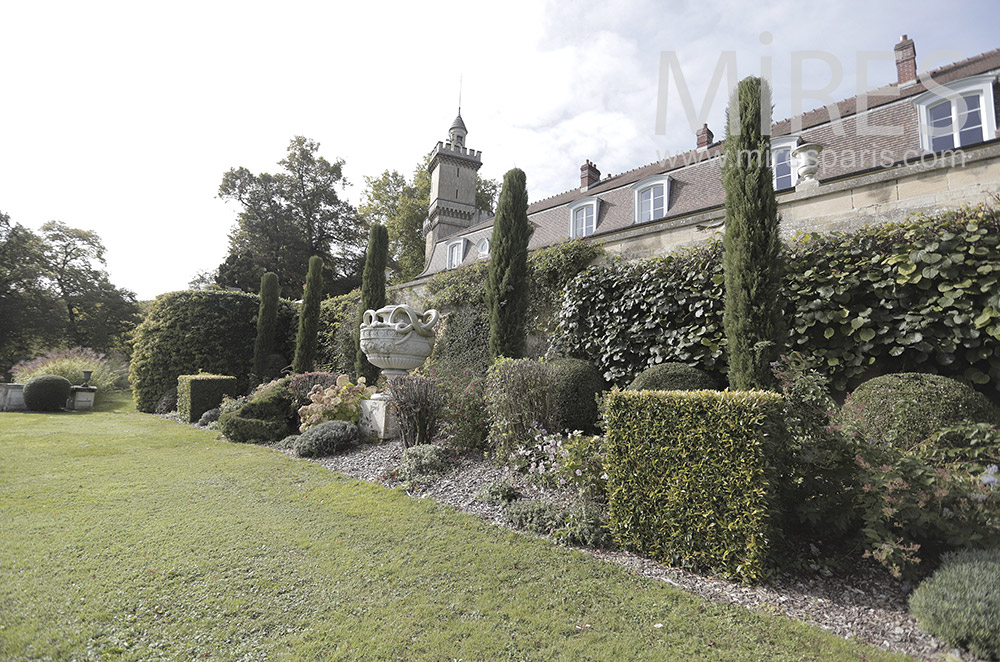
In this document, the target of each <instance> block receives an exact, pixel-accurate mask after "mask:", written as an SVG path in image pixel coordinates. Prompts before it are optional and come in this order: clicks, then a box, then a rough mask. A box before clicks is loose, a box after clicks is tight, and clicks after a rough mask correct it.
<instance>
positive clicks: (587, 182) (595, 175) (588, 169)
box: [580, 159, 601, 191]
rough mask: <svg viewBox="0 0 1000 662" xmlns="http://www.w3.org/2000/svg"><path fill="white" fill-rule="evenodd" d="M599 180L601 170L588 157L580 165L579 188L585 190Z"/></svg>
mask: <svg viewBox="0 0 1000 662" xmlns="http://www.w3.org/2000/svg"><path fill="white" fill-rule="evenodd" d="M599 181H601V171H600V170H598V169H597V166H595V165H594V164H593V163H591V162H590V160H589V159H588V160H587V162H586V163H584V164H583V165H582V166H580V190H581V191H586V190H587V189H589V188H590V187H591V186H593V185H594V184H596V183H597V182H599Z"/></svg>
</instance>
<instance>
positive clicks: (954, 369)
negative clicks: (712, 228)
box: [553, 206, 1000, 392]
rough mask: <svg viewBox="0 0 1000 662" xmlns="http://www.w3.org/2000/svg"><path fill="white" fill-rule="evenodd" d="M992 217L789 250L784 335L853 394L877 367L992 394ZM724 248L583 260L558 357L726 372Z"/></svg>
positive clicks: (997, 269)
mask: <svg viewBox="0 0 1000 662" xmlns="http://www.w3.org/2000/svg"><path fill="white" fill-rule="evenodd" d="M998 244H1000V217H998V214H997V212H996V211H994V210H991V209H989V208H987V207H985V206H979V207H973V208H968V207H965V208H962V209H959V210H954V211H948V212H943V213H940V214H938V215H936V216H933V217H924V216H918V217H915V218H913V219H911V220H910V221H907V222H905V223H898V224H885V225H876V226H869V227H866V228H862V229H860V230H858V231H856V232H853V233H849V234H845V233H832V234H826V235H808V234H807V235H802V236H800V237H798V238H796V239H795V240H793V241H792V242H790V243H789V244H788V245H786V247H785V248H784V255H783V259H784V260H785V264H786V273H785V279H784V285H783V294H784V295H785V296H786V297H787V298H788V299H789V306H790V308H789V311H788V312H787V314H786V318H787V320H788V331H789V339H788V341H789V345H790V347H791V349H795V350H797V351H799V352H802V353H803V354H805V355H806V356H808V357H809V358H810V360H811V361H812V362H813V366H814V367H816V368H817V369H819V370H820V371H821V372H823V373H824V374H826V375H828V376H829V377H830V378H831V380H832V386H833V388H834V389H835V390H837V391H840V392H844V391H847V390H850V389H851V388H853V387H854V386H855V385H857V384H858V383H860V382H861V381H863V380H864V379H865V378H867V377H870V376H872V375H873V374H879V373H886V372H906V371H921V372H937V373H939V374H943V375H946V376H951V377H955V378H958V379H961V380H963V381H966V382H970V383H973V384H976V385H977V386H978V387H979V388H981V389H982V390H987V391H988V390H992V391H994V392H996V391H997V390H1000V281H998V277H1000V246H998ZM721 256H722V246H721V244H720V243H719V242H717V241H716V242H711V243H708V244H706V245H703V246H699V247H697V248H694V249H688V250H681V251H678V252H676V253H674V254H672V255H670V256H668V257H665V258H658V259H653V260H645V261H642V262H627V263H614V264H610V265H604V266H599V267H591V268H590V269H588V270H587V271H585V272H583V273H582V274H580V275H579V276H577V277H576V278H575V279H573V280H572V281H571V282H570V283H569V284H568V285H567V293H566V298H565V301H564V306H563V310H562V312H561V313H560V323H559V330H558V332H557V336H556V338H554V340H553V345H554V347H555V348H556V349H557V351H559V353H561V354H564V355H567V356H575V357H578V358H583V359H587V360H590V361H592V362H593V363H594V364H595V365H597V366H598V367H599V368H600V369H601V370H602V371H603V372H604V377H605V379H606V380H607V381H609V382H612V383H615V384H618V385H621V386H624V385H625V384H627V383H628V382H629V381H631V380H632V379H633V378H634V377H635V375H636V374H637V373H638V372H641V371H642V370H643V369H644V368H645V367H646V366H649V365H653V364H655V363H659V362H663V361H678V362H681V363H687V364H689V365H694V366H697V367H700V368H702V369H704V370H706V371H708V372H712V373H715V374H716V375H718V376H719V377H722V376H723V375H724V373H725V367H726V359H725V356H724V343H723V335H724V334H723V330H722V306H723V287H722V283H723V273H722V262H721Z"/></svg>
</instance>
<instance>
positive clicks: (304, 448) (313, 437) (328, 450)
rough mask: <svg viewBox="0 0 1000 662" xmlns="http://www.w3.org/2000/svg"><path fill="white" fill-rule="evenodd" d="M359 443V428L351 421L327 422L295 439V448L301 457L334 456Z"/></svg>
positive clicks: (315, 426) (313, 427)
mask: <svg viewBox="0 0 1000 662" xmlns="http://www.w3.org/2000/svg"><path fill="white" fill-rule="evenodd" d="M357 441H358V426H357V425H355V424H354V423H351V422H349V421H325V422H323V423H320V424H318V425H314V426H312V427H311V428H309V429H308V430H306V431H305V432H303V433H302V434H300V435H299V436H298V438H296V439H295V442H294V444H295V445H294V446H293V448H294V449H295V454H296V455H298V456H299V457H322V456H324V455H334V454H335V453H339V452H340V451H342V450H344V449H346V448H349V447H350V446H353V445H354V444H356V443H357Z"/></svg>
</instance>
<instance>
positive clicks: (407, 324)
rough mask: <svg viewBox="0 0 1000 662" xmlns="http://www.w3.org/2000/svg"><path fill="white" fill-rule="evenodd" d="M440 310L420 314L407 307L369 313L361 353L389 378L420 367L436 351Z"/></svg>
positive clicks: (387, 307) (364, 326) (366, 313)
mask: <svg viewBox="0 0 1000 662" xmlns="http://www.w3.org/2000/svg"><path fill="white" fill-rule="evenodd" d="M438 319H439V315H438V311H436V310H428V311H426V312H421V311H419V310H417V309H416V308H413V307H411V306H407V305H399V306H386V307H385V308H379V309H378V310H366V311H365V314H364V317H363V321H362V322H361V351H363V352H364V353H365V356H367V357H368V360H369V361H370V362H371V364H372V365H374V366H377V367H379V368H382V374H383V375H385V376H386V377H397V376H401V375H405V374H407V372H409V371H410V370H413V369H414V368H417V367H419V366H421V365H422V364H423V363H424V361H426V360H427V357H428V356H430V355H431V350H432V349H434V325H435V324H437V322H438Z"/></svg>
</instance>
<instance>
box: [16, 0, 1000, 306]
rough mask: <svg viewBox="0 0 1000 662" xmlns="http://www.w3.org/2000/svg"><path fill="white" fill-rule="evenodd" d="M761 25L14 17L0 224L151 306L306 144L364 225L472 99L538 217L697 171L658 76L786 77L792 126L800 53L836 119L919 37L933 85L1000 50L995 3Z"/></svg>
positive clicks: (61, 13) (61, 9) (479, 137)
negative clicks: (680, 160) (228, 177)
mask: <svg viewBox="0 0 1000 662" xmlns="http://www.w3.org/2000/svg"><path fill="white" fill-rule="evenodd" d="M759 4H761V3H744V2H724V1H721V0H707V1H706V0H700V1H698V2H655V1H652V0H634V1H632V0H630V1H627V2H609V1H607V0H604V1H593V2H592V1H581V0H573V1H568V0H567V1H560V2H548V3H542V2H531V1H525V2H520V1H511V0H505V1H504V2H499V3H488V4H487V3H475V2H471V1H469V0H465V1H464V2H461V1H456V2H398V3H390V2H365V3H363V2H352V3H340V2H329V1H326V2H321V1H318V0H317V1H313V2H309V1H302V2H296V1H294V0H286V1H285V2H281V3H276V2H268V3H261V2H252V1H248V0H241V1H240V2H214V1H212V0H199V1H198V2H187V1H174V2H170V3H152V2H135V1H130V2H120V3H117V2H105V1H102V0H91V1H90V2H79V1H74V2H45V1H44V0H36V1H32V2H26V1H18V0H0V17H2V20H0V62H2V65H0V90H2V94H3V96H2V99H3V100H2V102H0V211H3V212H5V213H7V214H9V215H10V216H11V219H12V220H13V221H15V222H18V223H21V224H23V225H26V226H28V227H31V228H38V227H39V226H41V225H42V223H44V222H46V221H49V220H59V221H63V222H65V223H67V224H68V225H70V226H73V227H79V228H84V229H88V230H94V231H96V232H97V233H98V234H99V235H100V236H101V237H102V239H103V240H104V243H105V245H106V246H107V249H108V252H107V261H108V271H109V272H110V274H111V279H112V281H113V282H114V283H115V284H116V285H118V286H120V287H125V288H128V289H131V290H133V291H135V292H136V293H137V294H138V296H139V298H140V299H148V298H152V297H154V296H155V295H157V294H160V293H163V292H168V291H172V290H177V289H184V288H185V287H186V285H187V283H188V281H189V280H190V279H191V278H192V277H193V276H194V275H195V274H196V272H198V271H199V270H203V269H205V270H208V269H214V268H215V267H216V266H217V265H218V264H219V263H220V262H221V261H222V259H223V258H224V256H225V254H226V247H227V244H226V238H227V234H228V232H229V230H230V228H231V227H232V225H233V223H234V221H235V218H236V215H237V212H238V209H237V207H236V206H235V204H234V203H226V202H223V201H222V200H219V199H218V198H217V197H216V194H217V191H218V186H219V183H220V181H221V179H222V175H223V173H224V172H226V171H227V170H228V169H229V168H231V167H236V166H245V167H247V168H249V169H251V170H252V171H254V172H275V171H277V170H278V166H277V161H279V160H280V159H281V158H282V157H283V156H284V153H285V148H286V147H287V145H288V142H289V140H291V138H292V137H293V136H296V135H303V136H306V137H308V138H311V139H313V140H316V141H318V142H319V143H320V145H321V148H320V152H321V154H322V155H323V156H325V157H327V158H328V159H330V160H333V159H335V158H342V159H344V160H345V161H346V166H345V172H346V175H347V178H348V179H349V180H350V182H351V184H352V186H351V187H350V188H349V189H348V197H349V199H350V200H351V201H352V202H353V203H355V204H357V203H358V202H359V201H360V198H361V193H362V191H363V189H364V177H365V176H366V175H367V176H376V175H378V174H379V173H381V172H382V171H383V170H386V169H396V170H399V171H401V172H403V173H405V174H406V175H408V176H409V175H410V174H411V173H412V170H413V168H414V166H415V165H416V164H417V163H418V162H419V161H420V159H421V157H422V156H423V155H424V154H426V153H427V152H428V151H429V150H430V149H431V148H432V147H433V146H434V145H435V143H436V142H437V141H438V140H442V139H444V138H445V137H446V136H447V130H448V127H449V126H450V125H451V122H452V120H453V119H454V117H455V113H456V110H457V105H458V96H459V79H460V78H461V79H462V80H463V84H462V116H463V118H464V119H465V122H466V125H467V126H468V129H469V136H468V138H467V144H468V145H469V146H470V147H472V148H474V149H478V150H482V152H483V168H482V170H481V174H483V175H484V176H486V177H491V178H497V179H500V178H502V177H503V173H504V172H506V171H507V170H508V169H509V168H511V167H513V166H517V167H520V168H522V169H523V170H524V171H525V172H526V173H527V178H528V190H529V196H530V198H531V200H532V201H534V200H539V199H541V198H544V197H548V196H551V195H555V194H556V193H560V192H562V191H565V190H568V189H570V188H574V187H577V186H579V168H580V165H581V164H582V163H583V162H584V160H586V159H590V160H591V161H593V162H594V163H596V164H597V166H598V168H599V169H600V170H601V172H602V174H604V175H607V174H612V173H619V172H622V171H625V170H630V169H632V168H636V167H639V166H641V165H645V164H648V163H652V162H653V161H656V160H658V159H659V158H662V157H663V156H664V155H666V154H668V153H672V152H681V151H685V150H688V149H690V148H692V147H694V145H695V138H694V135H693V133H692V130H691V128H690V127H689V125H688V120H687V118H686V117H685V113H684V111H683V108H682V106H681V104H680V98H681V95H680V93H679V92H678V89H679V88H677V87H676V86H675V87H673V88H672V89H670V90H668V102H667V104H666V107H665V116H666V119H667V124H666V127H667V130H666V132H665V134H664V135H657V133H656V116H657V99H658V97H659V94H658V85H659V80H660V61H661V53H662V52H670V53H674V54H676V57H677V60H678V62H679V63H680V65H681V69H682V72H683V74H684V76H685V80H686V83H687V87H688V89H689V90H690V95H691V99H692V101H693V102H694V105H695V107H696V109H697V108H700V107H701V105H702V104H703V103H704V100H705V97H706V93H707V92H708V90H709V81H710V79H711V77H712V73H713V71H714V70H715V67H716V63H717V62H718V60H719V58H720V56H721V55H722V54H723V53H724V52H726V51H734V52H735V53H736V58H737V67H738V74H739V77H740V78H742V77H744V76H748V75H759V74H760V71H761V58H762V57H764V58H770V61H771V63H772V64H771V67H772V70H773V81H774V87H775V99H774V101H775V105H776V111H775V112H776V115H777V116H779V118H780V117H785V116H787V115H788V114H789V112H790V110H791V106H790V99H791V97H792V86H791V73H790V72H791V62H792V57H793V53H796V52H798V53H800V54H801V53H802V52H804V51H823V52H825V53H828V54H830V58H832V59H834V60H835V61H836V62H837V63H839V66H840V67H841V68H842V70H843V75H839V74H837V73H836V72H835V71H833V70H832V69H831V66H830V65H829V64H827V63H826V62H824V61H823V60H821V59H818V57H819V56H812V55H806V56H802V57H804V58H805V67H804V71H805V79H806V80H805V85H804V86H805V87H807V88H810V89H820V88H823V87H826V86H827V85H828V84H829V85H832V86H833V87H835V91H834V92H832V93H831V96H833V97H836V98H837V99H840V98H844V97H849V96H853V95H854V94H855V93H856V92H857V86H858V81H857V76H856V63H857V61H858V59H859V58H858V53H863V55H862V58H861V59H862V60H869V61H870V64H869V65H868V66H867V71H866V73H865V78H866V79H867V87H869V88H870V87H875V86H878V85H881V84H885V83H889V82H892V81H894V80H895V66H894V64H893V61H892V47H893V45H894V44H895V43H896V42H897V41H898V40H899V37H900V35H901V34H903V33H905V34H908V35H909V36H910V37H911V38H912V39H914V40H915V42H916V47H917V64H918V67H919V69H920V70H924V69H928V68H933V67H935V66H939V65H941V64H945V63H947V62H949V61H952V60H954V59H958V58H961V57H970V56H972V55H976V54H978V53H981V52H985V51H988V50H992V49H994V48H998V47H1000V36H998V35H997V33H996V24H997V22H996V6H995V4H994V3H993V2H991V1H988V0H984V1H983V2H978V3H976V2H951V3H941V2H940V0H937V1H935V2H929V1H927V2H925V1H922V0H907V1H905V2H878V1H875V2H873V1H871V0H868V1H865V2H858V1H843V0H841V1H840V2H815V3H808V2H795V3H791V2H787V3H772V4H771V5H769V6H767V7H759V6H757V5H759ZM991 17H992V18H991ZM828 59H829V58H828ZM822 103H823V102H822V101H817V100H815V99H810V98H806V99H805V100H804V101H803V105H804V108H805V109H809V108H812V107H815V106H818V105H822ZM725 106H726V98H725V93H724V92H721V93H720V94H718V95H717V96H716V98H715V101H714V103H713V104H711V106H709V113H708V123H709V126H710V127H711V128H712V129H713V131H715V134H716V138H717V139H721V138H722V137H723V136H724V133H725V132H724V127H723V118H724V113H725Z"/></svg>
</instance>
